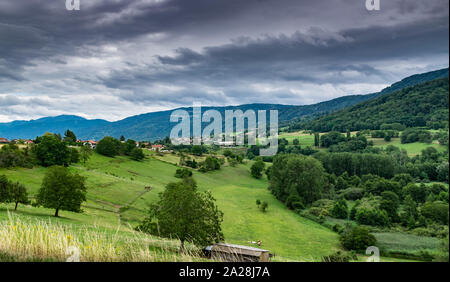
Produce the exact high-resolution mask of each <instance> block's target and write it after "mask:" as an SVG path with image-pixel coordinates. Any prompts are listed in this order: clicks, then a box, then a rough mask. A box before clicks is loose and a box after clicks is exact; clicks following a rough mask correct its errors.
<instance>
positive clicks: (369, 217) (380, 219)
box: [355, 208, 389, 226]
mask: <svg viewBox="0 0 450 282" xmlns="http://www.w3.org/2000/svg"><path fill="white" fill-rule="evenodd" d="M355 219H356V221H357V222H358V223H359V224H365V225H374V226H387V225H389V217H388V215H387V213H386V211H384V210H378V209H372V208H360V209H358V211H357V212H356V215H355Z"/></svg>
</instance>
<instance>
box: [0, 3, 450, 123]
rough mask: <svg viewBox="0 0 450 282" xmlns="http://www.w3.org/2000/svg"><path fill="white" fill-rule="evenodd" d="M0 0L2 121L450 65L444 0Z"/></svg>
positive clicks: (283, 89)
mask: <svg viewBox="0 0 450 282" xmlns="http://www.w3.org/2000/svg"><path fill="white" fill-rule="evenodd" d="M65 1H66V0H14V1H12V0H0V122H9V121H12V120H29V119H36V118H40V117H44V116H56V115H61V114H70V115H79V116H82V117H85V118H89V119H93V118H102V119H106V120H110V121H114V120H119V119H122V118H125V117H128V116H131V115H136V114H141V113H147V112H153V111H158V110H167V109H172V108H176V107H180V106H191V105H192V104H193V103H194V102H201V103H202V104H203V105H214V106H220V105H239V104H247V103H276V104H292V105H305V104H313V103H317V102H321V101H325V100H330V99H333V98H336V97H340V96H344V95H351V94H366V93H372V92H377V91H380V90H381V89H382V88H384V87H386V86H388V85H390V84H392V83H394V82H396V81H398V80H400V79H402V78H404V77H407V76H409V75H412V74H416V73H422V72H427V71H432V70H436V69H440V68H444V67H448V61H449V45H448V44H449V43H448V42H449V35H448V32H449V1H448V0H427V1H422V0H380V10H379V11H376V10H372V11H369V10H367V9H366V5H365V2H366V0H80V4H81V5H80V10H78V11H77V10H72V11H69V10H67V9H66V3H65Z"/></svg>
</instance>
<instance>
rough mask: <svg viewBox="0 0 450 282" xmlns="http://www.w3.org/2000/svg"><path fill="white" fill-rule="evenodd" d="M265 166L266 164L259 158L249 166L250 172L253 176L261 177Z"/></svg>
mask: <svg viewBox="0 0 450 282" xmlns="http://www.w3.org/2000/svg"><path fill="white" fill-rule="evenodd" d="M265 167H266V164H265V163H264V162H263V160H262V159H260V158H259V159H258V160H257V161H256V162H255V163H254V164H253V165H252V167H251V168H250V173H251V175H252V176H253V177H254V178H261V177H262V176H263V172H264V168H265Z"/></svg>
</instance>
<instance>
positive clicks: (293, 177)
mask: <svg viewBox="0 0 450 282" xmlns="http://www.w3.org/2000/svg"><path fill="white" fill-rule="evenodd" d="M325 181H326V179H325V173H324V169H323V167H322V165H321V164H320V162H319V161H317V160H316V159H314V158H312V157H305V156H302V155H291V154H283V155H277V156H275V158H274V160H273V165H272V169H271V173H270V187H269V189H270V190H271V191H272V193H273V194H274V195H275V197H277V199H279V200H281V201H282V202H285V201H286V199H287V197H288V196H289V195H291V194H296V195H298V196H300V198H301V199H302V200H303V203H304V204H311V203H312V202H314V201H316V200H318V199H320V197H321V193H322V188H323V186H324V183H325Z"/></svg>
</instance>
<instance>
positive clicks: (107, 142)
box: [95, 136, 122, 158]
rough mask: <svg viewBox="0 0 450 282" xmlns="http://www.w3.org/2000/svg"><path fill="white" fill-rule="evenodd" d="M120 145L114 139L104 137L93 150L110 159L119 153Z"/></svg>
mask: <svg viewBox="0 0 450 282" xmlns="http://www.w3.org/2000/svg"><path fill="white" fill-rule="evenodd" d="M121 145H122V143H120V141H119V140H117V139H116V138H113V137H110V136H106V137H105V138H103V139H102V140H100V141H99V142H98V144H97V146H96V147H95V150H96V151H97V153H99V154H100V155H104V156H107V157H111V158H112V157H114V156H117V155H118V154H119V153H120V149H121Z"/></svg>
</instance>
